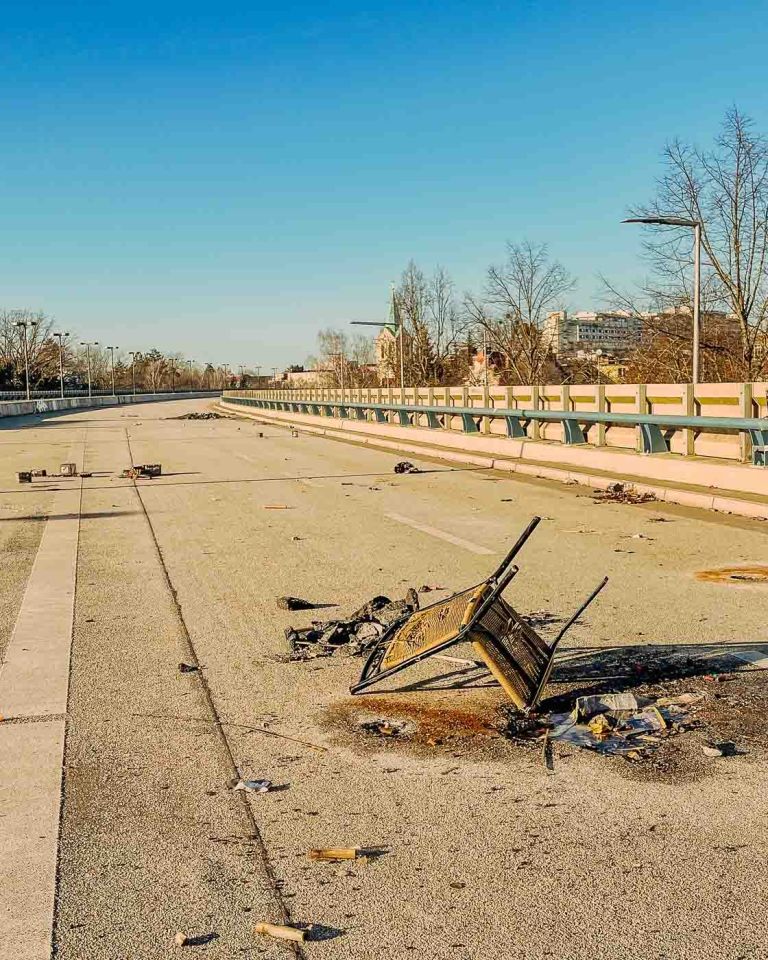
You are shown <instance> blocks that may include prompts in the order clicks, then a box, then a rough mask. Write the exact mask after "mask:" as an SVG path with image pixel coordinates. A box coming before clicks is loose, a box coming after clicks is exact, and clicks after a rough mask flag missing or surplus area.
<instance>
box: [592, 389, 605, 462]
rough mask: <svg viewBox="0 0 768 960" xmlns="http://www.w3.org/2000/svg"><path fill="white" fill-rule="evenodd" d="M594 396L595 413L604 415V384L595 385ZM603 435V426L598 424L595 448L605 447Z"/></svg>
mask: <svg viewBox="0 0 768 960" xmlns="http://www.w3.org/2000/svg"><path fill="white" fill-rule="evenodd" d="M595 394H596V396H595V402H596V404H597V412H598V413H605V412H606V410H605V384H604V383H598V384H597V386H596V387H595ZM605 434H606V429H605V424H604V423H598V424H597V431H596V436H595V445H596V446H598V447H604V446H605Z"/></svg>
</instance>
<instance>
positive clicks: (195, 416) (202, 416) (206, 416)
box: [169, 413, 228, 420]
mask: <svg viewBox="0 0 768 960" xmlns="http://www.w3.org/2000/svg"><path fill="white" fill-rule="evenodd" d="M169 419H170V420H227V419H228V418H227V417H226V416H225V415H224V414H223V413H184V414H182V415H181V416H180V417H169Z"/></svg>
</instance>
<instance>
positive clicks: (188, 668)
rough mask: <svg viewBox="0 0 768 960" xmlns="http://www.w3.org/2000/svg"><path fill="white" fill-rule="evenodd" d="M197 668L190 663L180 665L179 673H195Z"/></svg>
mask: <svg viewBox="0 0 768 960" xmlns="http://www.w3.org/2000/svg"><path fill="white" fill-rule="evenodd" d="M199 669H200V668H199V667H196V666H195V665H194V664H192V663H180V664H179V673H197V671H198V670H199Z"/></svg>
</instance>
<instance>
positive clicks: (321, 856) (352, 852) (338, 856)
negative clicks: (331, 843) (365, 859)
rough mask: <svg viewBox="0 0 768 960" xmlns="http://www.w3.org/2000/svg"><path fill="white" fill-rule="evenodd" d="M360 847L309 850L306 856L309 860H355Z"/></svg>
mask: <svg viewBox="0 0 768 960" xmlns="http://www.w3.org/2000/svg"><path fill="white" fill-rule="evenodd" d="M359 853H360V847H327V848H320V849H316V850H310V851H309V853H308V854H307V856H308V857H309V859H310V860H328V861H335V860H356V859H357V857H358V854H359Z"/></svg>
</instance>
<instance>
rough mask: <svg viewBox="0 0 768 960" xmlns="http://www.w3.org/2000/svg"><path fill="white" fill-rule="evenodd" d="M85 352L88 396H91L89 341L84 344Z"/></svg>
mask: <svg viewBox="0 0 768 960" xmlns="http://www.w3.org/2000/svg"><path fill="white" fill-rule="evenodd" d="M85 352H86V354H87V356H88V397H89V398H90V396H91V345H90V343H88V344H86V346H85Z"/></svg>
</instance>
